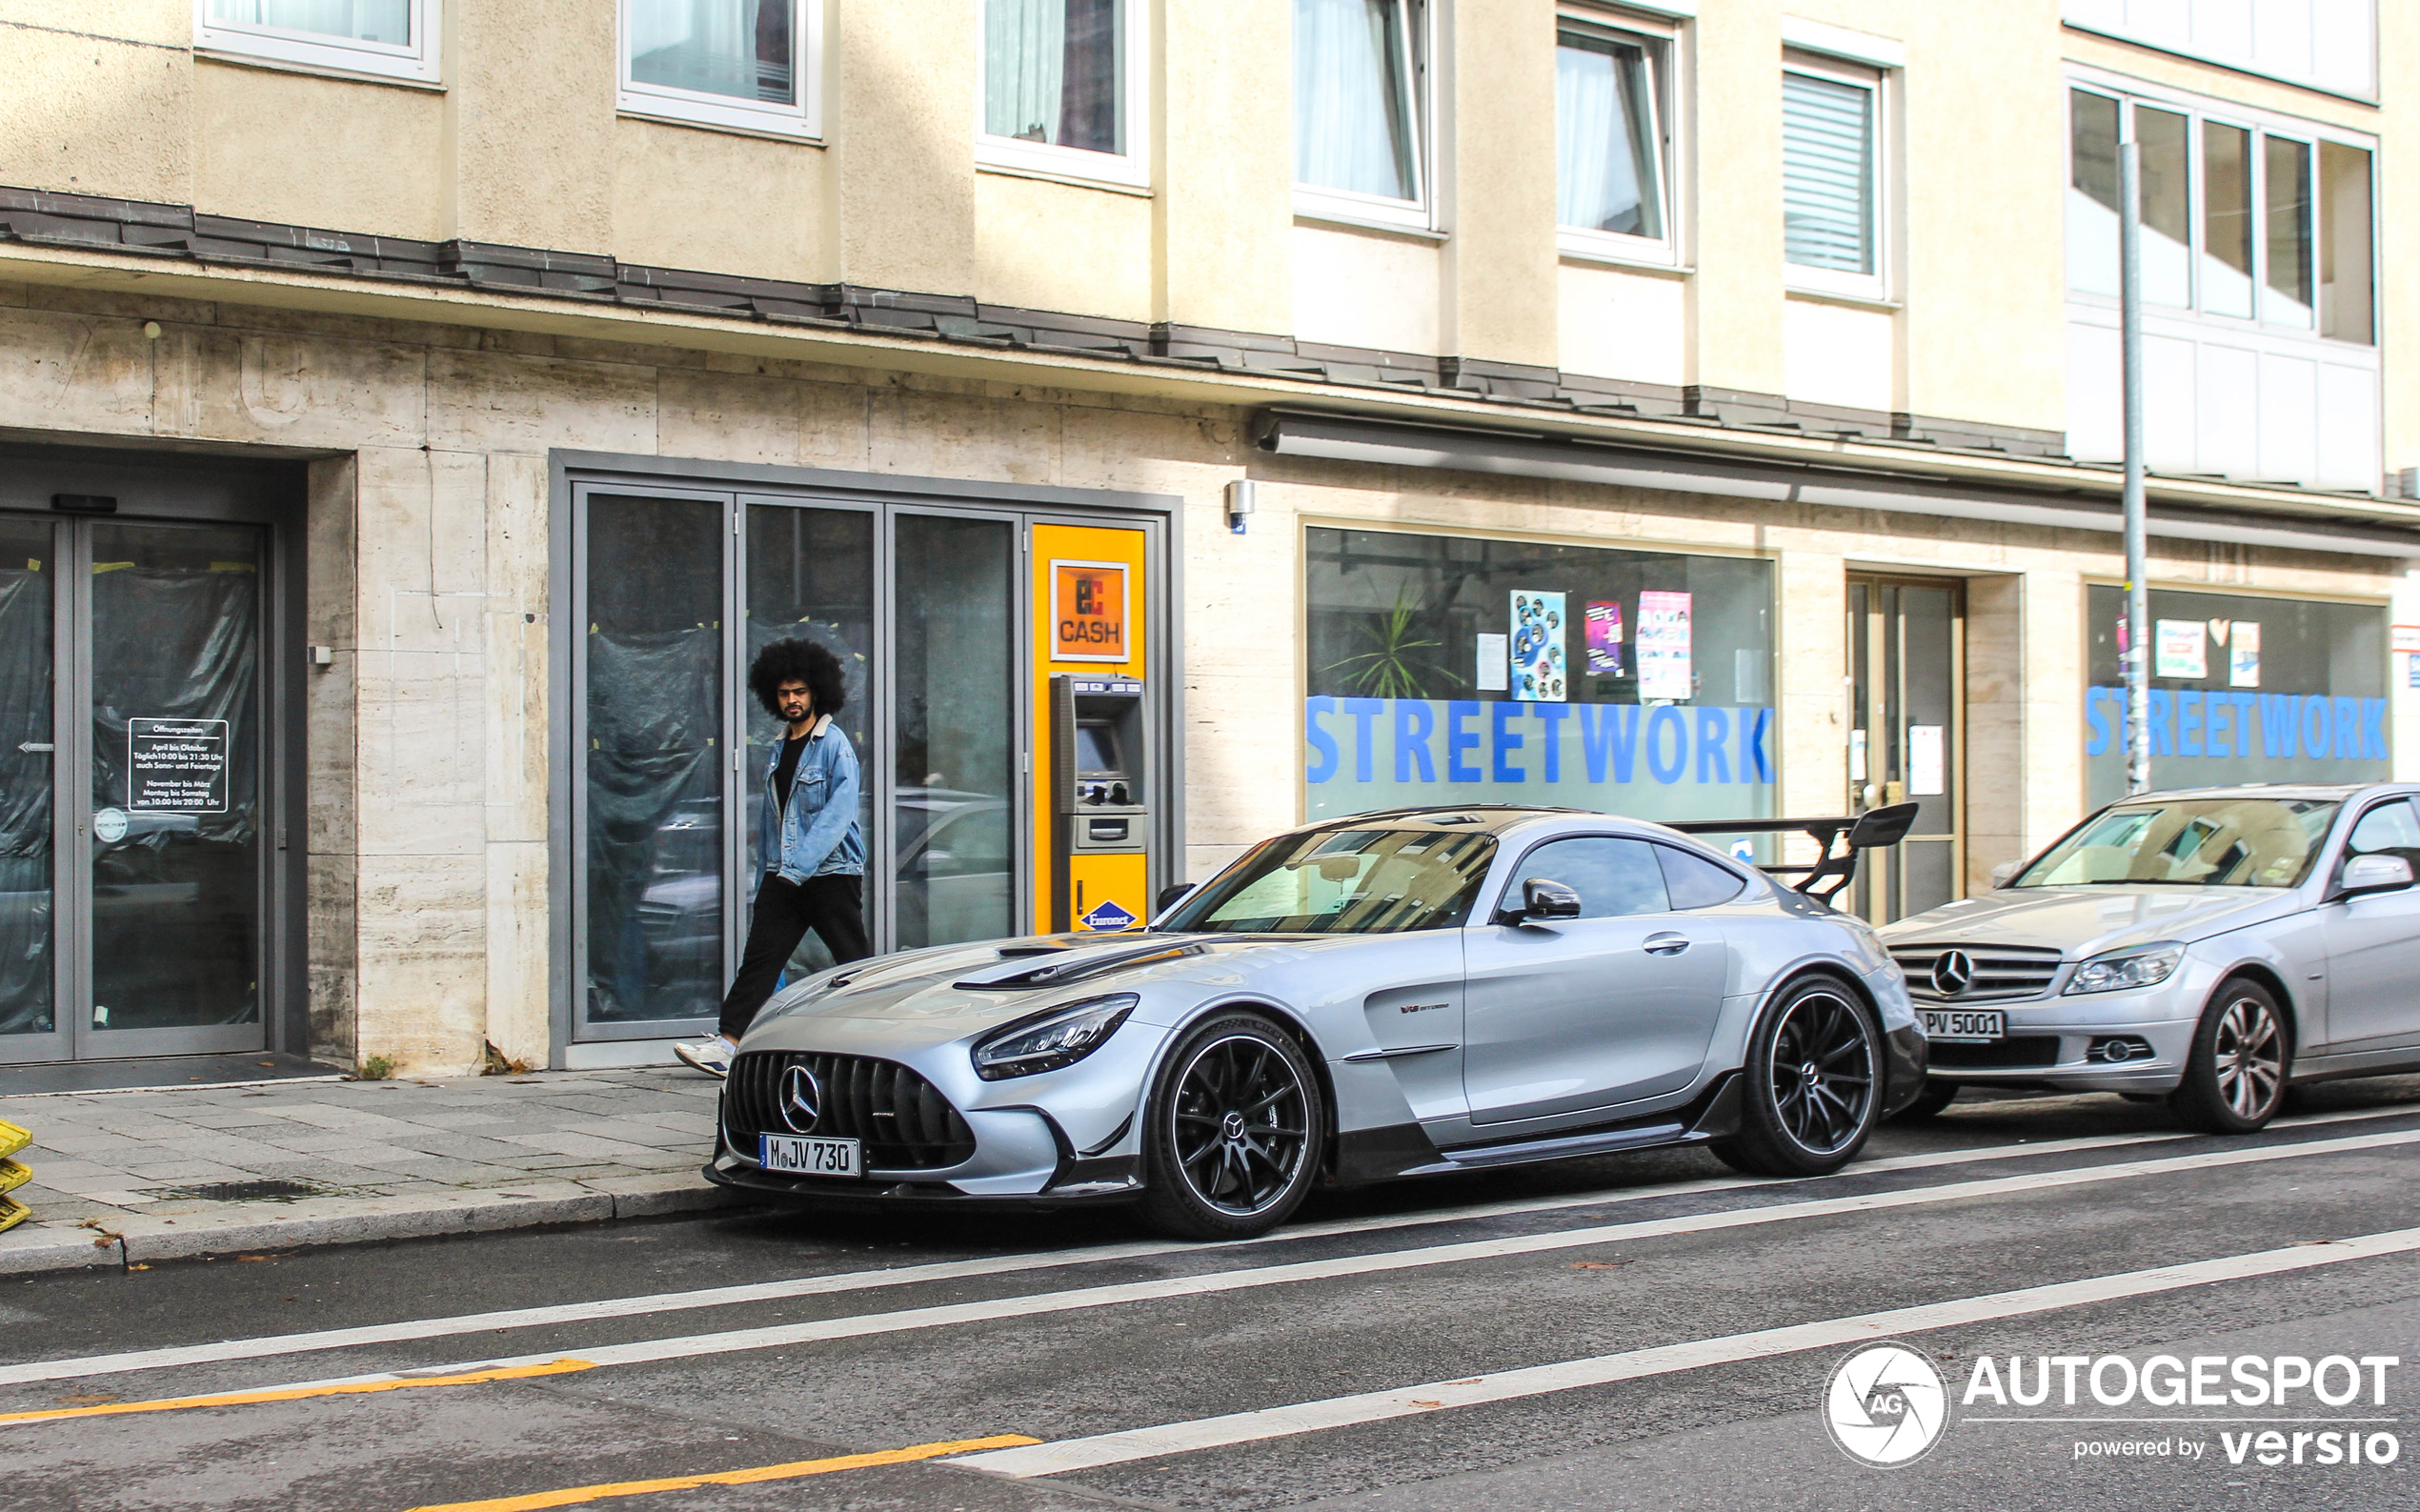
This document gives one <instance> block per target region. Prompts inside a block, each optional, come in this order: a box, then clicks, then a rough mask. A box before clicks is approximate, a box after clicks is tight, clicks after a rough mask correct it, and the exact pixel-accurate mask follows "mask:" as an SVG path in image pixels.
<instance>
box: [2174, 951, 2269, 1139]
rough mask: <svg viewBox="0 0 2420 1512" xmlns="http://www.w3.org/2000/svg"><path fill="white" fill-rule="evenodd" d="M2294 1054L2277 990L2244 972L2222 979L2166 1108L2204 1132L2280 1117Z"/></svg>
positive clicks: (2243, 1129) (2234, 1130)
mask: <svg viewBox="0 0 2420 1512" xmlns="http://www.w3.org/2000/svg"><path fill="white" fill-rule="evenodd" d="M2292 1060H2293V1052H2292V1049H2291V1040H2290V1038H2289V1036H2288V1034H2287V1028H2286V1013H2285V1010H2284V1009H2282V1008H2280V1007H2279V1006H2278V1004H2277V998H2276V995H2275V994H2273V993H2271V992H2270V991H2269V989H2268V988H2266V987H2263V986H2262V985H2261V984H2260V983H2258V982H2255V981H2248V980H2245V979H2243V978H2235V979H2233V980H2231V981H2228V982H2225V983H2222V984H2221V985H2220V987H2219V989H2218V991H2217V992H2216V993H2214V994H2212V995H2211V998H2210V1002H2209V1006H2208V1008H2205V1009H2203V1010H2202V1022H2201V1025H2200V1027H2199V1028H2196V1029H2195V1030H2194V1031H2193V1049H2192V1053H2191V1054H2190V1055H2189V1056H2188V1057H2187V1058H2186V1061H2185V1079H2184V1080H2183V1081H2181V1082H2179V1083H2178V1084H2177V1088H2176V1090H2175V1091H2174V1092H2171V1093H2169V1094H2168V1111H2169V1112H2171V1113H2173V1114H2175V1115H2176V1118H2177V1120H2178V1121H2179V1122H2181V1123H2183V1124H2184V1125H2185V1126H2186V1127H2188V1128H2191V1129H2199V1130H2201V1131H2202V1132H2203V1133H2205V1134H2249V1133H2251V1132H2252V1131H2253V1130H2254V1129H2257V1128H2259V1127H2261V1126H2262V1125H2263V1124H2265V1123H2267V1122H2268V1121H2269V1119H2273V1118H2275V1117H2277V1110H2278V1108H2279V1107H2280V1106H2281V1105H2282V1104H2283V1103H2284V1102H2285V1100H2286V1078H2287V1076H2288V1074H2289V1073H2290V1072H2291V1071H2292V1069H2293V1065H2292Z"/></svg>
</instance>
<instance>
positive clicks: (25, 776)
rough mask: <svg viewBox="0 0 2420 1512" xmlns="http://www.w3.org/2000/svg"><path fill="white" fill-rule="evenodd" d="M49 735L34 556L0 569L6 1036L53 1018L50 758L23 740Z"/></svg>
mask: <svg viewBox="0 0 2420 1512" xmlns="http://www.w3.org/2000/svg"><path fill="white" fill-rule="evenodd" d="M43 534H44V535H45V536H46V537H47V535H48V534H49V532H48V531H47V530H45V531H44V532H43ZM51 734H52V727H51V716H50V578H49V577H48V575H45V574H44V573H43V572H42V571H41V570H40V568H38V567H36V566H33V565H31V564H30V562H29V565H27V566H24V567H15V568H10V569H7V570H0V1035H23V1034H48V1033H50V1031H51V1030H52V1029H53V1028H54V1027H55V1023H54V1020H53V1017H52V1010H51V1002H50V995H51V991H52V970H53V968H52V957H51V950H50V937H51V936H50V929H51V917H52V909H51V897H50V815H51V782H50V759H51V758H50V752H49V751H48V750H47V749H45V750H37V751H26V750H23V749H21V746H23V745H27V744H31V745H36V746H43V747H47V746H48V745H49V744H50V737H51Z"/></svg>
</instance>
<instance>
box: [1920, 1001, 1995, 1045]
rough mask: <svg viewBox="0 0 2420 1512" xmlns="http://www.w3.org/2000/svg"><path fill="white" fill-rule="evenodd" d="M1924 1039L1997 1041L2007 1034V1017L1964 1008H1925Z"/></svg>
mask: <svg viewBox="0 0 2420 1512" xmlns="http://www.w3.org/2000/svg"><path fill="white" fill-rule="evenodd" d="M1923 1012H1924V1016H1925V1038H1927V1039H1952V1040H1958V1039H1963V1040H1967V1041H1970V1042H1971V1041H1980V1040H1986V1039H1999V1038H2005V1037H2006V1036H2007V1033H2008V1016H2007V1014H2005V1013H1977V1012H1973V1011H1970V1010H1967V1009H1964V1008H1926V1009H1925V1010H1923Z"/></svg>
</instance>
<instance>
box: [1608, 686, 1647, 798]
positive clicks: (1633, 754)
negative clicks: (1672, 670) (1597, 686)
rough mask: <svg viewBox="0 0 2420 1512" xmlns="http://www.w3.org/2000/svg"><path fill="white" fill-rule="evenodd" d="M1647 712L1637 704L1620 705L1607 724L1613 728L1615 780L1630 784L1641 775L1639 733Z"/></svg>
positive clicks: (1616, 707)
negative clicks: (1629, 782)
mask: <svg viewBox="0 0 2420 1512" xmlns="http://www.w3.org/2000/svg"><path fill="white" fill-rule="evenodd" d="M1645 720H1646V710H1644V708H1642V707H1640V706H1639V705H1638V704H1635V703H1625V704H1618V705H1616V706H1615V707H1614V711H1613V713H1612V714H1611V715H1610V716H1607V717H1606V720H1605V722H1606V723H1608V724H1610V725H1612V726H1613V779H1614V780H1615V781H1616V782H1628V781H1631V780H1632V779H1634V778H1635V777H1637V776H1638V775H1639V731H1640V729H1641V728H1642V727H1643V726H1644V723H1645Z"/></svg>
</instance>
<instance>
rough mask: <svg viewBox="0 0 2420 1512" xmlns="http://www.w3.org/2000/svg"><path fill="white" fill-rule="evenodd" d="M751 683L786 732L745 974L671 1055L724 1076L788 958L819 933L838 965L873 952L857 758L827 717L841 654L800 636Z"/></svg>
mask: <svg viewBox="0 0 2420 1512" xmlns="http://www.w3.org/2000/svg"><path fill="white" fill-rule="evenodd" d="M748 690H749V691H750V692H751V693H754V694H755V695H756V701H757V702H759V703H761V704H763V705H764V706H765V712H766V713H768V714H770V715H772V716H774V717H775V718H776V719H778V720H780V721H781V722H782V723H783V724H784V725H786V726H787V727H788V729H787V730H786V732H785V735H786V738H784V739H783V740H782V741H781V743H780V746H779V748H778V749H776V751H775V752H774V754H773V759H772V760H771V761H770V762H769V763H768V764H767V765H766V768H765V789H766V791H765V800H764V807H763V812H762V818H761V820H760V821H759V823H758V825H757V854H759V855H760V856H762V857H764V864H765V871H764V876H763V877H762V878H761V879H760V880H759V881H758V883H757V885H756V912H755V914H754V915H752V916H751V917H749V920H748V946H747V949H746V950H745V951H743V952H742V953H741V955H740V958H739V972H738V975H736V976H735V977H733V978H732V979H731V991H729V992H727V993H725V994H724V995H723V999H722V1022H721V1024H720V1026H719V1028H718V1030H717V1032H716V1035H715V1036H714V1038H711V1039H708V1040H706V1041H704V1042H703V1043H701V1044H695V1045H675V1046H674V1047H673V1054H675V1055H676V1056H678V1057H680V1058H681V1059H683V1060H686V1061H687V1062H689V1063H690V1064H691V1065H693V1066H696V1068H697V1069H698V1070H700V1071H703V1072H705V1073H706V1074H707V1075H708V1076H712V1077H720V1076H728V1075H730V1073H731V1058H732V1056H733V1055H734V1054H736V1052H737V1051H738V1048H739V1037H740V1036H741V1035H743V1034H745V1033H747V1030H748V1023H749V1020H751V1019H753V1018H756V1010H757V1009H759V1008H762V1007H763V1006H764V1005H765V999H766V998H770V997H772V996H773V988H774V983H775V982H776V981H777V980H779V979H780V977H781V971H782V968H783V967H785V966H787V965H788V964H789V963H790V956H791V953H792V952H794V951H796V950H797V948H798V941H800V940H802V939H804V938H806V937H807V931H808V930H810V929H812V930H814V931H815V932H816V933H817V935H818V936H820V937H822V939H823V943H824V945H825V946H826V947H827V948H828V949H830V951H831V952H832V958H833V959H834V960H835V961H851V960H862V959H864V958H866V957H868V956H870V955H872V954H874V953H873V952H872V951H871V950H869V949H867V948H866V943H865V905H864V897H863V893H864V886H865V838H864V837H863V836H862V835H860V834H859V833H858V831H857V752H856V751H855V750H854V749H852V748H851V747H850V745H849V737H848V736H846V735H844V734H842V733H841V730H840V727H839V726H838V725H837V724H834V723H833V722H832V716H834V715H836V714H838V713H839V712H840V706H841V705H842V704H843V703H845V702H847V701H848V691H847V688H846V686H845V685H844V684H843V683H842V681H841V677H840V661H839V658H838V657H837V656H835V655H832V653H830V652H828V651H826V650H824V649H823V648H822V647H821V646H818V645H816V644H815V643H813V642H812V641H805V640H776V641H775V642H774V643H773V644H772V645H770V646H767V647H766V648H765V649H764V650H762V651H760V652H758V653H757V654H756V662H755V664H754V665H752V666H751V667H750V668H749V669H748Z"/></svg>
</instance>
